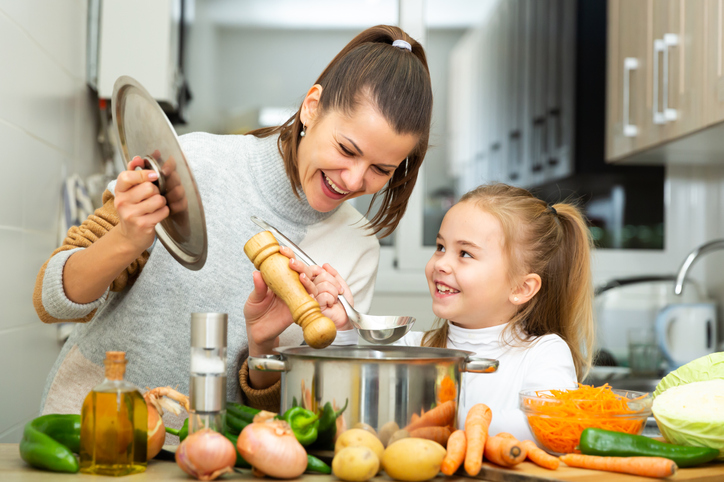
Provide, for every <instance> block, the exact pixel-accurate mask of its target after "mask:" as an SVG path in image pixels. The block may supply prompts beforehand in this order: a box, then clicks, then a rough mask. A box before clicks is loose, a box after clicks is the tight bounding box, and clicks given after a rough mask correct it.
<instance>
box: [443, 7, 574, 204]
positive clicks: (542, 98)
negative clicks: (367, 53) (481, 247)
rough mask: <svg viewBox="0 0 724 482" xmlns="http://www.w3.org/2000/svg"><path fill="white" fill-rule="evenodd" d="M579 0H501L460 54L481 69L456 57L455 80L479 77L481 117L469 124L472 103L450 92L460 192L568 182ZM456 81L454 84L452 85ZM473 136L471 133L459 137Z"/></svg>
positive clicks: (453, 152)
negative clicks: (493, 185)
mask: <svg viewBox="0 0 724 482" xmlns="http://www.w3.org/2000/svg"><path fill="white" fill-rule="evenodd" d="M575 11H576V2H575V0H502V1H501V0H498V1H496V2H495V5H494V6H493V7H492V8H491V13H490V15H488V16H487V17H486V19H485V20H484V21H483V22H482V23H481V24H480V25H479V26H478V27H477V28H476V29H474V31H473V32H470V33H468V34H467V37H466V38H465V39H464V40H463V41H461V42H460V44H459V45H458V46H456V49H455V50H459V51H463V50H464V51H467V52H468V53H469V52H477V54H476V59H475V61H476V62H477V63H478V68H474V69H470V68H469V66H468V65H465V64H464V63H463V62H461V59H462V58H464V57H465V56H466V55H465V54H463V53H461V52H457V53H455V52H454V53H453V56H452V59H453V60H451V65H450V71H451V73H450V75H451V79H458V80H455V82H456V83H458V84H462V83H463V81H461V80H459V77H460V76H464V75H474V76H476V78H475V79H474V80H473V81H472V82H471V84H470V85H475V86H477V87H478V92H477V93H476V96H475V97H474V99H475V102H476V105H477V107H478V109H479V111H478V112H479V114H478V115H476V116H474V117H473V118H472V120H473V122H472V123H469V124H464V123H463V122H458V121H457V120H456V119H457V118H465V117H466V114H467V111H468V109H469V106H468V105H466V104H467V103H469V102H470V99H469V98H468V99H466V98H465V97H463V96H462V95H461V94H460V93H459V92H451V94H450V99H449V104H450V117H451V122H456V123H457V124H456V125H457V129H458V130H457V131H456V133H455V135H454V137H453V138H457V139H461V140H462V141H463V142H469V143H470V144H471V145H472V146H473V147H472V148H471V149H472V150H473V151H474V152H475V155H474V156H472V164H470V165H467V167H466V168H464V169H463V170H462V171H461V170H460V169H459V168H460V166H462V165H466V162H467V161H465V160H464V159H463V156H464V155H465V153H466V152H468V149H466V148H454V149H451V151H450V154H451V159H450V161H451V164H452V165H453V166H454V168H453V171H454V172H456V174H458V178H459V179H460V180H461V182H460V183H459V185H458V191H459V194H461V193H462V192H464V191H465V190H466V189H468V188H470V187H474V186H477V185H479V184H481V183H484V182H488V181H492V180H494V181H502V182H507V183H509V184H513V185H518V186H525V187H531V186H535V185H538V184H541V183H543V182H546V181H549V180H552V179H557V178H561V177H564V176H566V175H568V174H570V171H571V168H572V162H571V153H572V142H573V135H572V130H573V84H574V79H573V76H574V66H573V65H574V64H573V62H574V43H575ZM451 82H452V80H451ZM463 131H468V132H469V134H464V133H462V132H463Z"/></svg>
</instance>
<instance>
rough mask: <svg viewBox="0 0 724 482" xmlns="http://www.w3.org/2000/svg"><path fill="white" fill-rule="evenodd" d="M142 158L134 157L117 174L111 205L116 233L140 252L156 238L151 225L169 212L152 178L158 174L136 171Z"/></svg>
mask: <svg viewBox="0 0 724 482" xmlns="http://www.w3.org/2000/svg"><path fill="white" fill-rule="evenodd" d="M143 166H144V161H143V159H141V158H140V157H138V156H136V157H134V158H133V160H132V161H131V162H130V163H129V164H128V170H127V171H123V172H122V173H121V174H119V175H118V181H117V182H116V189H115V200H114V205H115V207H116V211H117V212H118V217H119V219H120V222H119V223H118V225H117V226H116V229H117V230H118V234H119V235H120V236H121V238H122V239H123V240H124V242H125V244H126V246H128V247H130V248H131V250H132V251H133V252H134V253H137V254H139V255H140V254H141V253H142V252H143V251H144V250H145V249H147V248H148V247H149V246H151V244H153V240H154V238H155V237H156V232H155V227H156V224H158V223H160V222H161V221H163V220H164V219H166V217H168V214H169V208H168V206H166V198H165V197H163V196H162V195H161V194H160V193H159V191H158V188H157V187H156V186H155V185H154V184H153V181H155V180H156V179H158V174H156V173H155V172H154V171H151V170H142V171H136V170H135V169H136V167H143Z"/></svg>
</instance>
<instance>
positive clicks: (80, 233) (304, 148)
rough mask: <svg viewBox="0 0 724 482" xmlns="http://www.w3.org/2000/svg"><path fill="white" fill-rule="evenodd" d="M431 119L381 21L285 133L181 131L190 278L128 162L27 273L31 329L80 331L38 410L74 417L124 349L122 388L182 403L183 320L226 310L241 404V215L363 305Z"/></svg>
mask: <svg viewBox="0 0 724 482" xmlns="http://www.w3.org/2000/svg"><path fill="white" fill-rule="evenodd" d="M431 111H432V89H431V85H430V76H429V71H428V68H427V61H426V58H425V53H424V51H423V49H422V47H421V46H420V45H419V44H418V43H417V42H415V41H414V40H413V39H411V38H410V37H409V36H408V35H407V34H406V33H405V32H403V31H402V30H400V29H399V28H397V27H390V26H377V27H372V28H370V29H368V30H365V31H364V32H362V33H361V34H359V35H358V36H357V37H355V38H354V39H353V40H352V41H351V42H350V43H349V44H348V45H347V46H346V47H345V48H344V49H343V50H342V51H341V52H340V53H339V54H338V55H337V56H336V57H335V58H334V59H333V60H332V62H331V63H330V64H329V65H328V66H327V68H326V69H325V70H324V72H322V74H321V75H320V77H319V79H318V80H317V82H316V83H315V84H314V86H313V87H312V88H311V89H310V90H309V92H308V93H307V95H306V97H305V98H304V100H303V102H302V104H301V107H300V108H299V110H298V111H297V113H296V114H295V115H294V117H292V118H291V119H289V121H288V122H287V123H285V124H284V125H283V126H279V127H276V128H270V129H261V130H258V131H255V132H252V133H251V135H246V136H215V135H210V134H202V133H193V134H188V135H185V136H181V138H180V142H181V148H182V149H183V151H184V154H185V156H186V158H187V160H188V163H189V165H190V167H191V170H192V171H193V173H194V177H195V179H196V183H197V185H198V187H199V191H200V193H201V196H202V201H203V204H204V212H205V215H206V226H207V232H208V239H209V243H208V255H207V260H206V264H205V266H204V268H203V269H201V270H199V271H189V270H187V269H186V268H184V267H182V266H181V265H180V264H178V263H177V262H176V261H175V260H174V259H173V258H172V257H171V256H170V254H169V253H168V252H167V251H166V250H165V249H164V247H163V246H162V245H161V244H160V243H155V242H154V241H155V235H154V226H155V225H156V224H157V223H158V222H160V221H161V220H163V219H164V218H166V217H167V216H168V215H169V208H168V207H167V206H166V199H165V198H164V197H163V196H161V195H160V194H159V192H158V190H157V189H156V187H155V186H154V185H153V184H151V181H153V180H154V178H153V174H152V173H151V171H134V170H133V169H134V168H135V167H136V166H137V165H140V159H134V160H133V161H132V162H131V163H130V165H129V170H128V171H124V172H123V173H121V174H120V175H119V176H118V179H117V180H116V181H114V182H113V183H111V185H109V190H108V191H106V193H105V194H104V197H103V202H104V205H103V207H102V208H100V209H98V210H97V211H96V213H95V215H93V216H90V217H89V218H88V219H87V220H86V221H85V222H84V223H83V225H82V226H80V227H77V228H72V229H71V230H70V231H69V233H68V237H67V238H66V241H65V243H64V246H62V247H60V248H58V249H57V250H56V251H55V252H54V253H53V255H52V256H51V258H50V259H49V260H48V262H46V264H45V265H44V266H43V267H42V268H41V270H40V273H39V274H38V278H37V281H36V286H35V293H34V296H33V301H34V304H35V308H36V311H37V312H38V315H39V316H40V318H41V320H43V321H44V322H46V323H53V322H57V321H61V320H62V321H68V320H71V321H76V322H80V323H79V324H78V325H76V327H75V329H74V331H73V333H72V334H71V336H70V338H69V339H68V341H67V342H66V344H65V346H64V347H63V350H62V351H61V353H60V355H59V357H58V360H57V361H56V363H55V365H54V367H53V369H52V370H51V373H50V374H49V377H48V380H47V382H46V386H45V391H44V394H43V401H42V410H41V411H42V412H43V413H79V412H80V408H81V404H82V401H83V397H84V396H85V395H86V393H87V392H88V391H90V390H91V388H92V387H93V386H94V385H95V384H97V383H98V382H99V380H101V379H102V378H103V359H104V356H105V351H106V350H122V351H126V353H127V358H128V360H129V363H128V368H127V371H126V379H127V380H129V381H130V382H132V383H134V384H136V385H137V386H139V387H146V386H149V387H153V386H162V385H170V386H178V389H179V391H181V392H188V367H189V351H190V350H189V336H190V335H189V326H190V322H189V320H190V314H191V313H192V312H213V311H216V312H225V313H228V314H229V332H228V347H229V349H228V360H229V363H228V367H229V368H228V374H227V375H228V387H227V391H228V398H229V399H235V398H237V395H238V381H237V369H238V365H237V363H235V362H236V361H237V360H240V361H243V359H244V358H245V356H246V353H247V348H248V345H247V337H246V331H245V322H244V315H243V309H244V302H245V300H246V298H247V296H248V295H249V293H251V292H252V291H253V278H252V272H253V271H254V269H253V265H252V264H251V263H250V262H249V260H248V259H246V256H245V255H244V252H243V246H244V244H245V243H246V241H247V240H248V239H249V238H251V237H252V236H253V235H254V234H256V233H257V232H258V231H259V229H258V228H257V227H256V226H255V225H254V224H253V223H252V222H251V220H250V216H251V215H257V216H259V217H261V218H262V219H265V220H267V221H268V222H270V223H271V224H273V225H275V226H276V227H278V228H279V229H280V230H282V231H283V232H285V234H287V235H288V236H289V237H290V238H292V240H293V241H295V242H297V243H298V244H300V245H301V247H302V248H303V249H304V250H305V251H307V252H309V254H310V255H311V256H313V257H315V258H317V259H320V260H325V261H328V262H330V263H331V264H332V265H333V266H335V267H336V268H337V270H338V271H339V274H340V276H342V277H343V278H345V279H346V280H347V282H348V284H349V287H350V290H351V292H352V295H353V296H354V299H355V300H356V302H357V307H358V308H359V309H361V310H362V311H365V310H367V309H369V305H370V301H371V297H372V291H373V285H374V278H375V275H376V271H377V263H378V257H379V243H378V242H377V239H376V238H375V237H374V236H372V234H373V233H381V234H382V235H387V234H389V233H390V232H391V231H392V230H393V229H394V228H395V227H396V226H397V224H398V222H399V220H400V218H401V216H402V215H403V213H404V211H405V208H406V206H407V201H408V199H409V196H410V193H411V191H412V188H413V186H414V184H415V180H416V177H417V173H418V170H419V167H420V164H421V163H422V160H423V157H424V155H425V152H426V150H427V143H428V137H429V129H430V118H431ZM364 194H375V195H377V194H380V195H381V196H382V202H381V208H380V210H379V212H378V213H377V214H376V215H375V217H374V218H373V219H372V220H371V221H370V222H369V223H368V222H367V221H366V220H365V219H364V217H363V216H362V215H361V214H360V213H358V212H357V211H356V210H355V209H354V208H353V207H352V206H351V205H350V204H349V203H345V202H344V201H347V200H349V199H352V198H355V197H358V196H361V195H364ZM289 316H291V315H289ZM85 322H89V323H85ZM301 342H302V334H301V329H300V328H299V327H297V326H291V327H290V328H289V329H288V330H286V331H285V332H284V334H283V335H282V336H281V343H282V344H285V345H293V344H301ZM167 422H171V425H172V426H174V425H177V423H178V422H177V421H174V420H167Z"/></svg>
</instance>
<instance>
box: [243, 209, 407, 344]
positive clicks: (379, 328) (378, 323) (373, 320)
mask: <svg viewBox="0 0 724 482" xmlns="http://www.w3.org/2000/svg"><path fill="white" fill-rule="evenodd" d="M251 220H252V221H254V223H255V224H256V225H257V226H259V227H261V228H263V229H266V230H267V231H271V232H272V234H274V236H275V237H276V238H277V241H279V242H280V243H281V244H284V245H286V246H287V247H289V249H291V250H292V251H293V252H294V254H296V255H297V256H298V257H299V259H301V260H302V261H304V262H305V263H307V264H308V265H316V264H317V263H316V262H315V261H314V260H313V259H312V258H310V257H309V256H308V255H307V253H305V252H304V251H302V248H300V247H299V246H297V245H296V244H294V242H293V241H292V240H291V239H289V238H287V237H286V236H284V235H283V234H282V233H280V232H279V230H278V229H277V228H275V227H274V226H272V225H270V224H269V223H267V222H266V221H264V220H263V219H260V218H258V217H256V216H252V217H251ZM337 297H338V298H339V301H340V303H342V306H343V307H344V311H346V312H347V317H348V318H349V321H350V323H352V326H354V327H355V329H356V330H357V333H359V336H361V337H362V338H363V339H364V340H366V341H368V342H370V343H375V344H381V345H388V344H390V343H393V342H395V341H397V340H399V339H400V338H402V337H403V336H404V335H405V334H406V333H407V332H408V331H410V328H412V325H413V324H414V323H415V318H413V317H411V316H375V315H365V314H364V313H360V312H358V311H357V310H355V309H354V308H352V306H351V305H350V304H349V303H348V302H347V299H346V298H345V297H344V296H342V295H339V296H337Z"/></svg>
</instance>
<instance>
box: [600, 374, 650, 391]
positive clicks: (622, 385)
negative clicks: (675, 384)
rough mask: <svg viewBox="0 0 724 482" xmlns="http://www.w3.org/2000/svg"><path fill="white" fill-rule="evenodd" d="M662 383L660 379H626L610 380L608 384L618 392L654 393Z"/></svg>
mask: <svg viewBox="0 0 724 482" xmlns="http://www.w3.org/2000/svg"><path fill="white" fill-rule="evenodd" d="M660 381H661V379H660V378H639V377H630V378H629V377H625V378H620V379H614V380H610V381H609V382H608V384H609V385H611V387H613V388H616V389H618V390H633V391H636V392H650V393H654V390H656V385H658V384H659V382H660Z"/></svg>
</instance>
